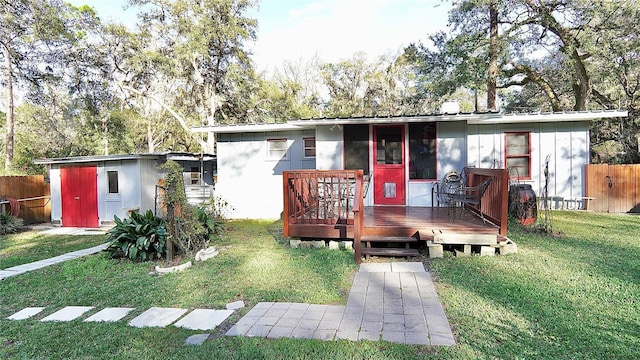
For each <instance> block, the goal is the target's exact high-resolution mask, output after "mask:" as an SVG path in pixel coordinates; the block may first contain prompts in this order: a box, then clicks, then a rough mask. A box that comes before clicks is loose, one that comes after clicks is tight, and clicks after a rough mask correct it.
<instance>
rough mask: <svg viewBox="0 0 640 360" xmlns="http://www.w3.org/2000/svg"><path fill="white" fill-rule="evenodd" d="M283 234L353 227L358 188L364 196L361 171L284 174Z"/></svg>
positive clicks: (304, 171) (314, 171)
mask: <svg viewBox="0 0 640 360" xmlns="http://www.w3.org/2000/svg"><path fill="white" fill-rule="evenodd" d="M282 177H283V186H284V188H283V194H284V214H283V220H284V231H285V235H286V236H289V234H288V231H289V228H290V226H291V225H295V224H315V225H336V224H344V225H353V223H354V219H355V218H354V212H353V208H354V201H355V197H356V196H355V194H356V191H357V189H356V184H357V183H358V182H359V183H360V184H359V187H360V196H362V181H363V171H362V170H293V171H284V172H283V176H282Z"/></svg>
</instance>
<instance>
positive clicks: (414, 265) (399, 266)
mask: <svg viewBox="0 0 640 360" xmlns="http://www.w3.org/2000/svg"><path fill="white" fill-rule="evenodd" d="M391 271H392V272H421V273H423V272H425V270H424V265H422V263H419V262H395V263H391Z"/></svg>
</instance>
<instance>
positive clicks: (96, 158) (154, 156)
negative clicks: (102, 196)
mask: <svg viewBox="0 0 640 360" xmlns="http://www.w3.org/2000/svg"><path fill="white" fill-rule="evenodd" d="M215 158H216V157H215V155H210V154H192V153H178V152H176V153H174V152H165V153H151V154H120V155H93V156H72V157H61V158H50V159H36V160H33V163H34V164H38V165H52V164H90V163H99V162H104V161H122V160H140V159H148V160H161V159H168V160H176V161H179V160H182V161H200V160H201V159H202V160H204V161H209V160H214V159H215Z"/></svg>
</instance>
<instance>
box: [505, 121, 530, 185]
mask: <svg viewBox="0 0 640 360" xmlns="http://www.w3.org/2000/svg"><path fill="white" fill-rule="evenodd" d="M505 164H506V168H507V169H510V170H511V171H510V173H511V174H512V176H514V177H516V176H517V177H518V179H531V133H529V132H508V133H505Z"/></svg>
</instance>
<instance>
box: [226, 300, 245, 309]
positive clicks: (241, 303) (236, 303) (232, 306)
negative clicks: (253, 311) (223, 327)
mask: <svg viewBox="0 0 640 360" xmlns="http://www.w3.org/2000/svg"><path fill="white" fill-rule="evenodd" d="M243 307H244V301H242V300H240V301H234V302H232V303H228V304H227V310H238V309H242V308H243Z"/></svg>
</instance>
